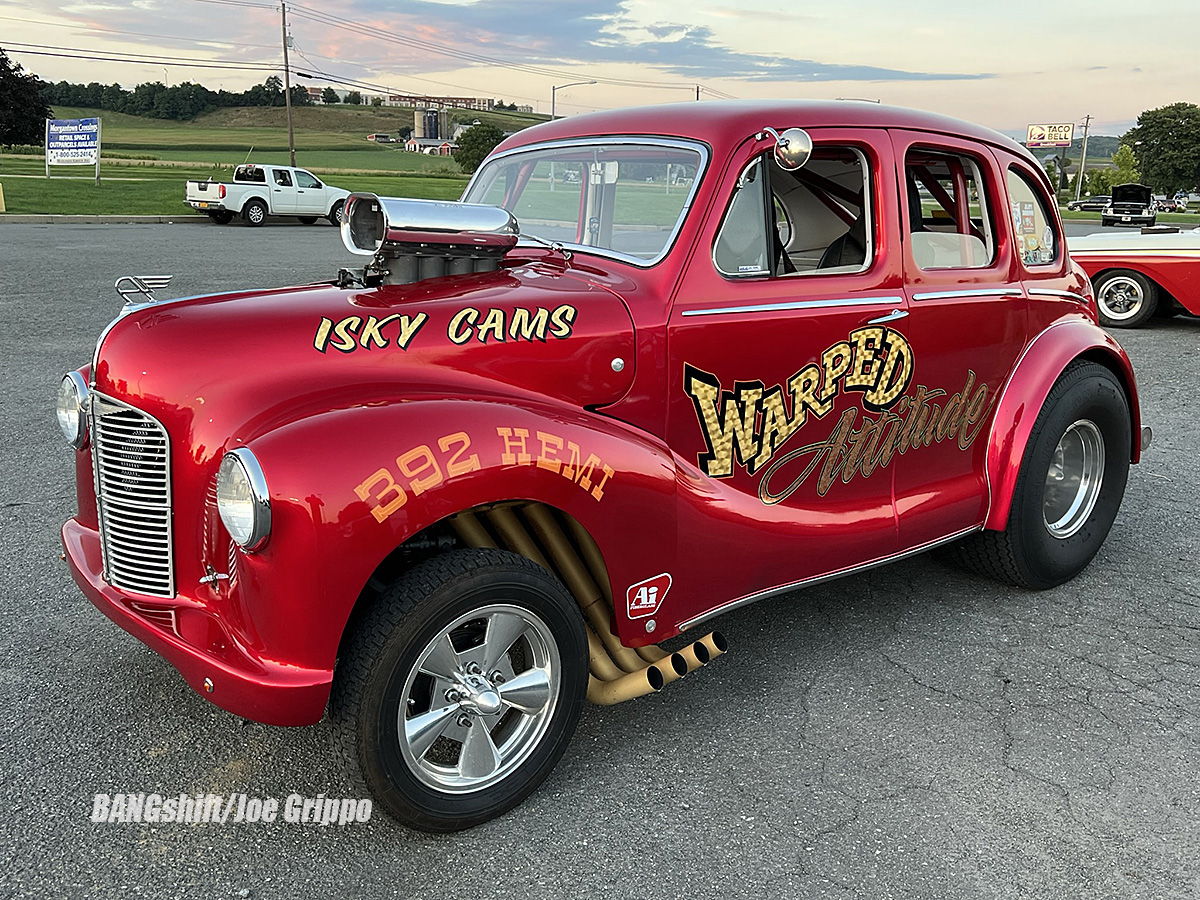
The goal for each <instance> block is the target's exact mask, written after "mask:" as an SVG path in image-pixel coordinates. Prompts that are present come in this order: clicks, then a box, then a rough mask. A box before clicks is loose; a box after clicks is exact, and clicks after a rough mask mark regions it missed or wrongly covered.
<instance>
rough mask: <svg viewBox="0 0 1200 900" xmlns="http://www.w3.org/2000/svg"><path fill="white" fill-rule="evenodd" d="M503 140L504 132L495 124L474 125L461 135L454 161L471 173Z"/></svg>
mask: <svg viewBox="0 0 1200 900" xmlns="http://www.w3.org/2000/svg"><path fill="white" fill-rule="evenodd" d="M502 140H504V132H503V131H501V130H500V129H499V128H497V127H496V126H495V125H472V126H471V127H470V128H468V129H467V130H466V131H464V132H463V133H462V134H461V135H460V136H459V138H458V149H457V150H455V151H454V161H455V162H456V163H458V165H459V168H461V169H462V170H463V171H464V172H466V173H467V174H468V175H470V174H471V173H472V172H474V171H475V170H476V169H478V168H479V164H480V163H482V162H483V160H484V157H486V156H487V155H488V154H489V153H491V152H492V151H493V150H494V149H496V145H497V144H499V143H500V142H501V141H502Z"/></svg>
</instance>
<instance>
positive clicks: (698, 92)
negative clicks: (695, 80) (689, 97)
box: [696, 85, 700, 100]
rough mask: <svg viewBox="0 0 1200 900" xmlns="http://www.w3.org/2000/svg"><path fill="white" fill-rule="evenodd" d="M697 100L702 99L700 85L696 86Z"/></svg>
mask: <svg viewBox="0 0 1200 900" xmlns="http://www.w3.org/2000/svg"><path fill="white" fill-rule="evenodd" d="M696 99H697V100H699V99H700V85H696Z"/></svg>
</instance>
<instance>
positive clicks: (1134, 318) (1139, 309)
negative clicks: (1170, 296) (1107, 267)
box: [1096, 269, 1158, 328]
mask: <svg viewBox="0 0 1200 900" xmlns="http://www.w3.org/2000/svg"><path fill="white" fill-rule="evenodd" d="M1096 305H1097V307H1099V310H1100V324H1101V325H1103V326H1104V327H1105V328H1137V327H1139V326H1141V325H1144V324H1145V323H1146V322H1147V321H1149V319H1150V317H1151V316H1153V315H1154V311H1155V309H1156V308H1157V307H1158V287H1157V286H1156V285H1155V284H1154V282H1153V281H1151V280H1150V279H1149V278H1147V277H1146V276H1145V275H1142V274H1140V273H1138V272H1131V271H1129V270H1128V269H1116V270H1114V271H1112V272H1105V273H1104V274H1103V275H1102V276H1100V277H1099V278H1098V279H1096Z"/></svg>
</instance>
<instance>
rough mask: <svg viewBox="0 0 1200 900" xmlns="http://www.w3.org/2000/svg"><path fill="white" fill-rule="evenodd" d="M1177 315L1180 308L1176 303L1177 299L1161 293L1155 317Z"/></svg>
mask: <svg viewBox="0 0 1200 900" xmlns="http://www.w3.org/2000/svg"><path fill="white" fill-rule="evenodd" d="M1177 315H1179V308H1178V307H1177V306H1176V305H1175V301H1174V300H1173V299H1172V298H1171V297H1170V296H1167V295H1164V294H1161V293H1160V294H1159V295H1158V303H1157V305H1155V307H1154V318H1156V319H1173V318H1175V317H1176V316H1177Z"/></svg>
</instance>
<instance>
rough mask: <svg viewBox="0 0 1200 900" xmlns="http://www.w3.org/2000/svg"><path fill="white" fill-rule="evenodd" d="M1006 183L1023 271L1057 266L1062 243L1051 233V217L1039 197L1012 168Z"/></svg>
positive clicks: (1021, 174)
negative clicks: (1030, 268) (1024, 268)
mask: <svg viewBox="0 0 1200 900" xmlns="http://www.w3.org/2000/svg"><path fill="white" fill-rule="evenodd" d="M1006 181H1007V182H1008V202H1009V205H1010V209H1011V212H1012V223H1013V233H1014V234H1015V235H1016V241H1017V253H1018V255H1019V256H1020V257H1021V262H1022V263H1024V264H1025V266H1026V267H1029V266H1046V265H1053V264H1054V263H1056V262H1058V257H1059V247H1060V246H1061V245H1062V241H1060V240H1059V239H1058V235H1057V234H1056V233H1055V231H1054V217H1053V216H1051V215H1050V212H1049V210H1048V209H1047V208H1046V203H1045V201H1044V200H1043V199H1042V195H1041V194H1040V193H1039V192H1038V191H1037V189H1036V188H1034V186H1033V185H1032V184H1030V182H1029V179H1027V178H1026V177H1025V175H1024V174H1023V173H1022V172H1019V171H1017V170H1016V169H1015V168H1013V169H1009V170H1008V174H1007V176H1006Z"/></svg>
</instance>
